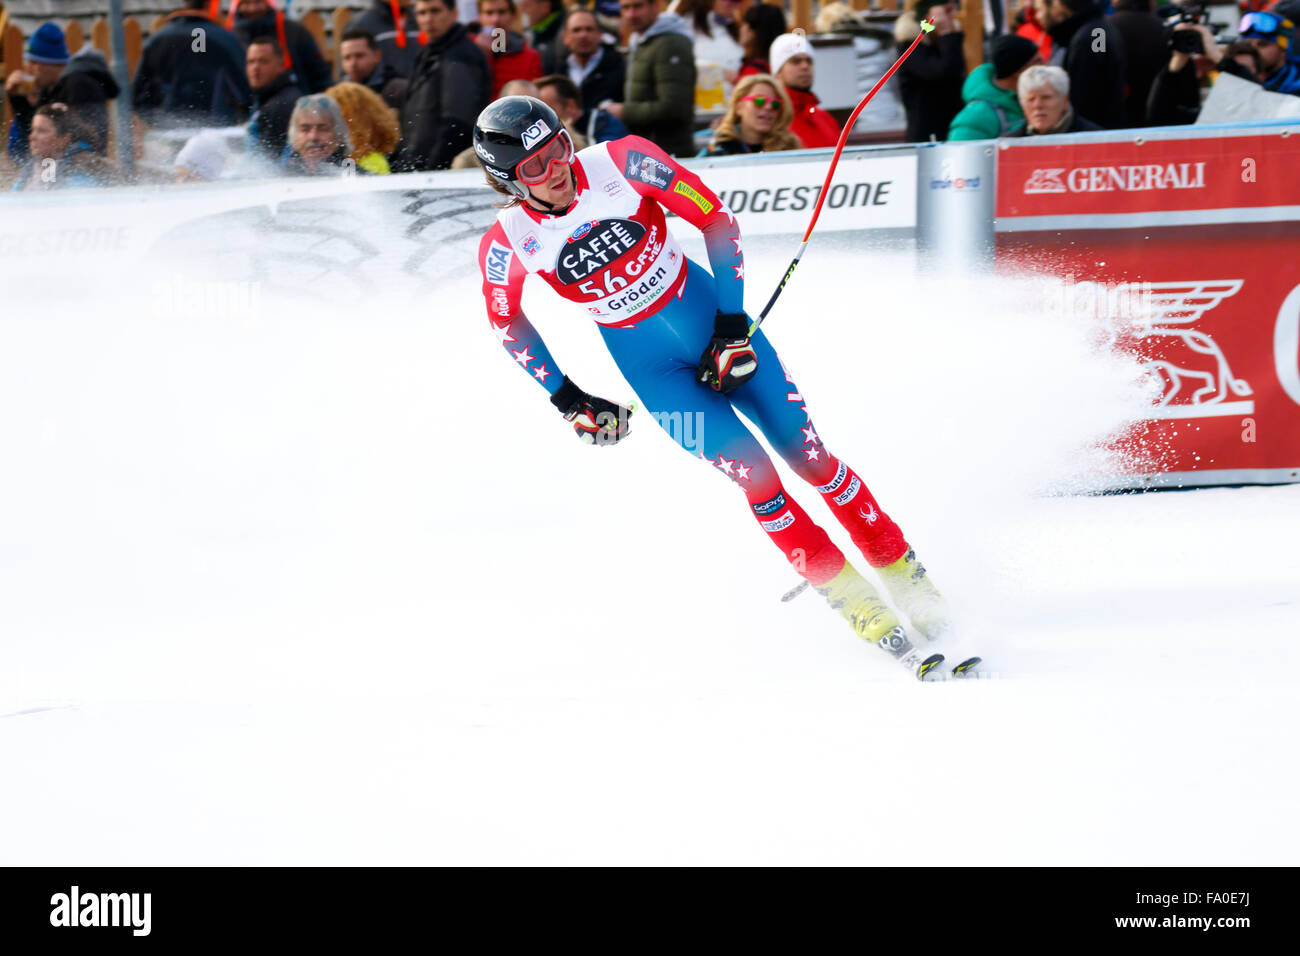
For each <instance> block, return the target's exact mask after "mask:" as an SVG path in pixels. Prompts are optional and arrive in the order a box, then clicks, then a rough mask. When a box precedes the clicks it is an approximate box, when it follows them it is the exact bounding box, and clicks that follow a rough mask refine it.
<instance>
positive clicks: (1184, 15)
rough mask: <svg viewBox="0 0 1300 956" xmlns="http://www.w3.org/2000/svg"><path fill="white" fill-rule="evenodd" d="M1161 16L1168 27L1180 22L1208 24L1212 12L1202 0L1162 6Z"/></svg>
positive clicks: (1184, 31)
mask: <svg viewBox="0 0 1300 956" xmlns="http://www.w3.org/2000/svg"><path fill="white" fill-rule="evenodd" d="M1159 16H1160V19H1162V20H1163V21H1164V22H1165V26H1167V27H1174V26H1177V25H1178V24H1180V23H1203V24H1205V25H1206V26H1208V25H1209V23H1210V12H1209V11H1208V10H1206V9H1205V4H1204V3H1203V2H1200V0H1192V2H1190V3H1179V4H1170V5H1169V6H1165V7H1161V8H1160V13H1159ZM1180 32H1183V33H1186V32H1187V31H1186V30H1183V31H1180ZM1184 52H1185V51H1184Z"/></svg>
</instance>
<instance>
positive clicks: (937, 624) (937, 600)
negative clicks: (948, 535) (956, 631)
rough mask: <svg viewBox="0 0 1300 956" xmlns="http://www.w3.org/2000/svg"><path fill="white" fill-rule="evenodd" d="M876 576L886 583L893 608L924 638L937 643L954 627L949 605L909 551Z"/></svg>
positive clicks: (878, 570)
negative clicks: (904, 615)
mask: <svg viewBox="0 0 1300 956" xmlns="http://www.w3.org/2000/svg"><path fill="white" fill-rule="evenodd" d="M876 573H878V574H879V575H880V578H881V580H882V581H884V582H885V587H886V589H887V590H888V591H889V596H890V597H891V598H893V600H894V604H895V605H897V606H898V608H899V610H901V611H902V612H903V613H904V614H906V615H907V617H908V620H910V621H911V622H912V627H913V628H915V629H916V630H917V631H919V632H920V634H921V636H922V637H924V638H925V639H926V640H927V641H937V640H939V639H940V638H942V637H943V636H944V635H945V634H947V633H948V631H949V629H950V628H951V624H952V622H951V619H950V617H949V615H948V602H947V601H945V600H944V599H943V595H942V594H940V593H939V589H938V588H936V587H935V586H934V583H933V582H932V581H931V580H930V578H929V576H928V575H927V574H926V573H925V566H924V565H923V564H921V562H920V561H918V560H916V552H915V551H913V550H912V549H911V548H908V549H907V553H906V554H904V555H903V556H902V557H901V558H899V559H898V560H897V561H895V562H894V563H893V564H890V565H886V566H885V567H883V568H876Z"/></svg>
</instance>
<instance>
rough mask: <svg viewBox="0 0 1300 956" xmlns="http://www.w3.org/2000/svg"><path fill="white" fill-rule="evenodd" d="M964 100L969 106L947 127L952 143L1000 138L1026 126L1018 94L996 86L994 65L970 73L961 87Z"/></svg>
mask: <svg viewBox="0 0 1300 956" xmlns="http://www.w3.org/2000/svg"><path fill="white" fill-rule="evenodd" d="M961 98H962V99H963V100H965V101H966V105H965V106H963V107H962V109H961V112H960V113H958V114H957V115H956V116H955V117H953V121H952V124H951V125H950V126H949V127H948V141H949V142H952V141H953V140H958V139H997V138H998V137H999V136H1006V135H1007V134H1009V133H1014V132H1016V131H1017V130H1019V129H1021V128H1022V127H1023V126H1024V125H1025V114H1024V111H1023V110H1021V108H1020V100H1019V99H1017V98H1016V91H1015V90H1002V89H998V87H996V86H994V85H993V64H992V63H981V64H980V65H979V66H977V67H975V69H973V70H971V71H970V75H969V76H967V77H966V82H965V83H964V84H962V88H961Z"/></svg>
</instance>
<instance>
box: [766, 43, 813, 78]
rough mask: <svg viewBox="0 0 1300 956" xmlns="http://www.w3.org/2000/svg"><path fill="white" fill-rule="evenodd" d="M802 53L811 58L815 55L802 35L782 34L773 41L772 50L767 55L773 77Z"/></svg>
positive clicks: (810, 45)
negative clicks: (790, 60)
mask: <svg viewBox="0 0 1300 956" xmlns="http://www.w3.org/2000/svg"><path fill="white" fill-rule="evenodd" d="M800 53H803V54H806V55H807V56H810V57H812V55H813V48H812V44H811V43H809V42H808V38H807V37H806V36H804V35H803V34H802V33H782V34H781V35H780V36H779V37H777V38H776V39H775V40H773V41H772V49H771V50H770V51H769V52H768V54H767V59H768V62H769V63H771V64H772V75H773V76H776V74H778V73H780V72H781V67H783V66H785V61H786V60H788V59H790V57H792V56H798V55H799V54H800ZM813 59H816V57H813Z"/></svg>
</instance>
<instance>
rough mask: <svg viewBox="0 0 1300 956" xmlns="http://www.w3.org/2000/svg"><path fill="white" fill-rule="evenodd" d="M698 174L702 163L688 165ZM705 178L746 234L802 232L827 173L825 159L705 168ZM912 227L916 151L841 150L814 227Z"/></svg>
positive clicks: (829, 229) (831, 229)
mask: <svg viewBox="0 0 1300 956" xmlns="http://www.w3.org/2000/svg"><path fill="white" fill-rule="evenodd" d="M690 166H691V168H692V169H694V170H696V171H697V172H699V171H701V170H703V169H705V168H706V164H703V163H695V162H693V163H690ZM703 176H704V179H705V181H706V182H707V183H708V184H709V186H710V187H711V188H712V189H713V191H714V192H716V193H717V194H718V195H719V196H721V197H722V200H723V202H725V203H726V204H727V207H728V208H729V209H730V210H731V211H732V212H733V213H734V214H735V215H736V219H737V220H738V221H739V223H740V228H741V231H742V232H744V233H745V234H746V235H771V234H777V233H790V234H794V235H798V234H801V233H802V232H803V231H804V230H805V229H806V228H808V220H809V218H810V217H811V216H812V211H813V207H814V206H815V205H816V204H817V197H818V196H819V195H820V194H821V189H822V181H823V180H824V179H825V177H826V163H825V161H821V162H771V161H768V162H762V163H750V164H747V165H743V166H742V165H735V164H719V165H717V166H709V167H707V172H705V173H703ZM915 226H916V155H915V153H914V152H909V153H906V154H902V155H898V154H895V155H888V156H869V155H867V156H862V155H855V154H853V153H845V154H844V157H843V159H842V160H841V161H840V164H839V167H838V168H837V169H836V170H835V179H834V180H833V182H832V183H831V188H830V191H829V192H828V193H827V194H826V202H825V204H824V205H823V206H822V213H821V218H820V219H818V220H817V231H818V233H822V232H843V231H849V230H851V231H854V232H861V231H866V230H872V229H911V228H914V227H915Z"/></svg>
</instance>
